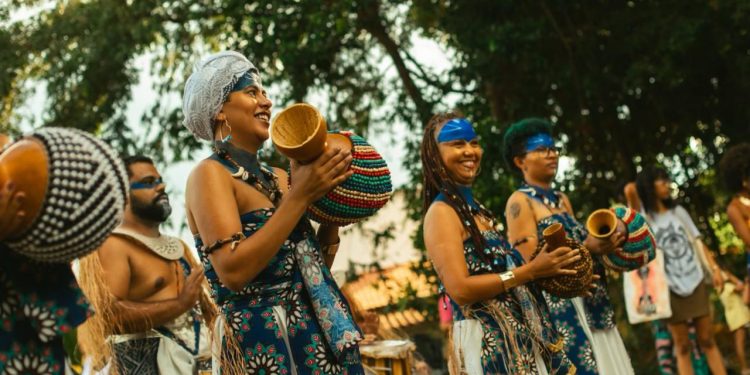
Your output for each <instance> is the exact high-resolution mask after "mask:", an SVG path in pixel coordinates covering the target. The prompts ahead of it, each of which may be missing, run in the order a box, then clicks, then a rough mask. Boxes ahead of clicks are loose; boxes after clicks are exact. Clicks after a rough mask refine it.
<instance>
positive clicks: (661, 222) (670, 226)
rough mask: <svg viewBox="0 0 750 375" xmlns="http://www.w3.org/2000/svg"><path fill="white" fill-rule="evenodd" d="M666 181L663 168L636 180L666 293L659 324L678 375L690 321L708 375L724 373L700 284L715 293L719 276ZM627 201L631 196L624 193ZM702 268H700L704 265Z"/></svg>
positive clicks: (686, 361) (686, 362)
mask: <svg viewBox="0 0 750 375" xmlns="http://www.w3.org/2000/svg"><path fill="white" fill-rule="evenodd" d="M670 185H671V179H670V178H669V175H668V174H667V172H666V171H665V170H664V169H661V168H655V167H647V168H644V170H643V171H642V172H641V173H639V174H638V177H637V179H636V189H637V198H638V200H639V201H640V202H641V203H642V210H643V212H644V213H645V214H646V219H647V221H648V223H649V226H650V227H651V229H652V231H653V233H654V236H655V237H656V243H657V246H658V247H659V248H660V249H661V250H662V251H663V254H664V260H665V262H664V265H665V271H666V272H665V273H666V279H667V282H668V285H669V289H670V298H669V302H670V306H671V309H672V316H671V317H669V318H667V319H665V320H664V322H665V323H667V326H668V328H669V331H670V333H671V335H672V338H673V340H674V345H675V356H676V358H677V368H678V370H679V373H680V374H692V373H693V366H692V363H691V359H690V352H691V349H692V348H691V346H692V345H691V344H690V339H689V336H688V326H689V325H688V323H689V322H690V321H692V322H693V324H694V326H695V328H696V333H697V342H698V343H699V345H700V349H701V351H702V352H703V353H705V355H706V360H707V362H708V366H709V368H710V369H711V372H712V373H713V374H726V369H725V367H724V364H723V361H722V356H721V353H720V351H719V348H718V346H717V345H716V342H715V340H714V337H713V336H714V335H713V329H712V325H711V314H710V307H709V306H710V304H709V293H710V290H709V287H708V286H707V285H706V283H705V282H704V281H705V280H706V279H707V278H708V277H710V279H711V280H713V283H714V285H715V286H716V288H717V290H721V287H722V285H723V278H722V276H721V273H720V272H711V271H714V270H717V269H718V266H717V265H716V263H715V262H714V260H713V257H711V256H710V255H709V254H710V253H709V251H708V248H706V246H705V244H703V242H702V241H701V240H700V232H699V231H698V228H697V227H696V226H695V224H694V223H693V220H692V219H691V218H690V216H689V214H688V213H687V211H686V210H685V209H684V208H683V207H682V206H679V205H678V204H676V203H675V202H674V201H673V200H672V198H671V195H672V194H671V187H670ZM626 195H627V196H629V198H631V199H629V200H630V201H632V200H633V199H632V194H626ZM704 263H705V265H706V266H704Z"/></svg>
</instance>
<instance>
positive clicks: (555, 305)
mask: <svg viewBox="0 0 750 375" xmlns="http://www.w3.org/2000/svg"><path fill="white" fill-rule="evenodd" d="M542 295H543V296H544V300H545V301H546V302H547V306H548V307H549V311H550V312H551V313H552V315H559V314H560V313H562V312H564V311H565V310H567V308H568V304H569V303H570V302H568V300H566V299H563V298H557V297H553V296H551V295H550V294H549V293H547V292H543V293H542Z"/></svg>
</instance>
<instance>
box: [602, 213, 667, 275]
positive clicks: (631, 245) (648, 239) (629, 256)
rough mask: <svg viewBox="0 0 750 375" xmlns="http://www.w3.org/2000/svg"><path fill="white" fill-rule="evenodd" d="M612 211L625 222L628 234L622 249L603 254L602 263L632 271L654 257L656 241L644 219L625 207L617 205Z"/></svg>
mask: <svg viewBox="0 0 750 375" xmlns="http://www.w3.org/2000/svg"><path fill="white" fill-rule="evenodd" d="M612 211H614V213H615V216H617V217H618V218H619V219H620V220H622V221H623V223H625V227H626V228H627V230H628V235H627V239H626V240H625V243H624V244H623V245H622V250H619V249H618V250H615V251H614V252H612V253H610V254H607V255H605V256H603V257H602V263H604V265H605V266H607V267H609V268H611V269H613V270H615V271H632V270H635V269H638V268H641V267H643V266H644V265H646V264H647V263H648V262H650V261H652V260H653V259H654V258H655V257H656V242H655V241H654V235H653V234H652V233H651V230H650V229H649V227H648V224H647V223H646V219H644V218H643V216H642V215H641V214H639V213H637V212H635V211H634V210H631V209H629V208H626V207H617V208H614V209H613V210H612Z"/></svg>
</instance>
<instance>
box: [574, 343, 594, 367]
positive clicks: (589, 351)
mask: <svg viewBox="0 0 750 375" xmlns="http://www.w3.org/2000/svg"><path fill="white" fill-rule="evenodd" d="M579 350H580V351H579V352H578V364H580V365H582V366H583V367H584V369H585V370H586V371H596V359H594V349H593V348H592V347H591V344H589V343H588V342H586V343H584V344H583V346H581V347H580V348H579Z"/></svg>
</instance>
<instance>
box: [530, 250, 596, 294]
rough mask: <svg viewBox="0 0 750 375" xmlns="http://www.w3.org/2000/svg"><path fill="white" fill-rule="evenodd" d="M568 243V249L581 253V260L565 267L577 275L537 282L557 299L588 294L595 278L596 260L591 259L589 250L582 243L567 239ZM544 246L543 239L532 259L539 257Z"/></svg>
mask: <svg viewBox="0 0 750 375" xmlns="http://www.w3.org/2000/svg"><path fill="white" fill-rule="evenodd" d="M566 241H567V246H568V247H570V248H571V249H573V250H578V251H580V256H581V259H579V260H578V261H577V262H575V263H573V264H572V265H570V266H567V267H565V268H568V269H574V270H576V273H575V274H574V275H560V276H554V277H547V278H543V279H538V280H535V283H537V284H538V285H539V286H540V287H541V288H542V289H543V290H544V291H546V292H547V293H549V294H551V295H553V296H555V297H561V298H573V297H579V296H582V295H584V294H586V292H587V291H588V290H589V289H590V287H591V281H592V279H593V277H594V272H593V267H594V260H593V259H592V258H591V253H590V252H589V250H588V249H587V248H586V247H585V246H583V245H582V244H581V243H580V242H578V241H575V240H573V239H571V238H566ZM544 244H545V241H544V238H542V239H541V240H540V241H539V246H537V248H536V251H535V252H534V255H532V256H531V259H534V258H536V257H537V255H539V252H540V251H542V247H543V246H544Z"/></svg>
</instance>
